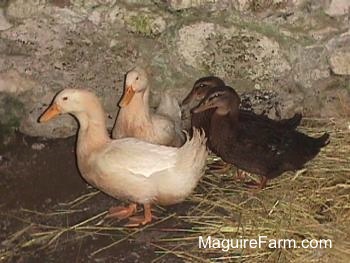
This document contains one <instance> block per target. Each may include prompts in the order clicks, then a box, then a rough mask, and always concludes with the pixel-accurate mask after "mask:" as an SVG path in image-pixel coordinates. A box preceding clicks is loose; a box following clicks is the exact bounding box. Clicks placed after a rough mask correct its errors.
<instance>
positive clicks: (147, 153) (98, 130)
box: [39, 89, 207, 226]
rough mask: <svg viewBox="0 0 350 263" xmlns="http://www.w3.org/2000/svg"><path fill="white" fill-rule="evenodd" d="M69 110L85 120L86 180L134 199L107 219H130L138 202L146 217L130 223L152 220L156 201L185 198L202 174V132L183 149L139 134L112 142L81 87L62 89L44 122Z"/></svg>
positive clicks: (82, 159)
mask: <svg viewBox="0 0 350 263" xmlns="http://www.w3.org/2000/svg"><path fill="white" fill-rule="evenodd" d="M64 113H70V114H72V115H74V116H75V117H76V118H77V120H78V122H79V124H80V128H79V132H78V140H77V148H76V155H77V161H78V162H77V163H78V168H79V170H80V172H81V174H82V176H83V178H84V179H85V180H86V181H87V182H88V183H89V184H91V185H93V186H94V187H96V188H98V189H100V190H101V191H103V192H104V193H106V194H108V195H110V196H112V197H114V198H122V199H128V200H130V201H132V202H134V203H132V204H130V205H129V206H128V207H122V206H118V207H113V208H111V209H110V213H109V215H108V217H116V218H118V219H124V218H129V217H130V216H132V215H133V214H134V213H135V212H136V203H139V204H143V205H144V217H130V219H129V220H130V224H129V225H128V226H136V225H140V224H142V225H143V224H147V223H149V222H151V220H152V213H151V204H154V203H157V204H161V205H171V204H176V203H179V202H181V201H183V200H184V199H185V198H186V197H187V196H189V195H190V194H191V192H192V190H193V189H194V188H195V187H196V185H197V183H198V181H199V179H200V178H201V176H202V175H203V170H204V166H205V161H206V157H207V150H206V146H205V143H206V139H205V137H204V134H201V133H200V132H199V131H198V130H195V131H194V135H193V137H192V139H188V138H187V141H186V143H185V144H184V145H183V146H182V147H181V148H174V147H166V146H161V145H156V144H151V143H148V142H145V141H141V140H138V139H136V138H124V139H117V140H112V139H110V138H109V136H108V133H107V129H106V122H105V113H104V110H103V108H102V106H101V104H100V102H99V100H98V99H97V97H96V96H95V95H94V94H93V93H91V92H89V91H87V90H82V89H65V90H63V91H61V92H59V93H58V94H57V95H56V96H55V98H54V99H53V101H52V103H51V105H50V106H49V108H48V109H47V110H46V111H45V112H44V113H43V114H42V116H41V117H40V119H39V121H40V122H46V121H48V120H50V119H52V118H53V117H55V116H57V115H59V114H64Z"/></svg>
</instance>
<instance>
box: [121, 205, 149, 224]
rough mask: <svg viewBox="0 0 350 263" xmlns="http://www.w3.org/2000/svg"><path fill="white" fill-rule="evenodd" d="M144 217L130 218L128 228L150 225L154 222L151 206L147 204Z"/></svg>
mask: <svg viewBox="0 0 350 263" xmlns="http://www.w3.org/2000/svg"><path fill="white" fill-rule="evenodd" d="M144 214H145V215H144V216H133V217H130V218H129V223H127V224H126V225H125V226H126V227H138V226H144V225H147V224H148V223H150V222H152V211H151V205H150V204H145V205H144Z"/></svg>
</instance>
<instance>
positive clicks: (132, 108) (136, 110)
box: [118, 88, 151, 124]
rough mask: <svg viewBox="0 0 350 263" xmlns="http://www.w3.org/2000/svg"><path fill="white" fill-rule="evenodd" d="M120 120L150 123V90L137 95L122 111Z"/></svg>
mask: <svg viewBox="0 0 350 263" xmlns="http://www.w3.org/2000/svg"><path fill="white" fill-rule="evenodd" d="M119 115H120V116H118V118H121V119H122V120H123V122H127V123H128V122H131V123H134V124H135V123H145V122H149V121H150V119H151V117H150V108H149V89H148V88H147V89H146V90H145V91H144V92H140V93H136V94H135V95H134V96H133V98H132V100H131V101H130V103H129V104H128V105H127V106H126V107H124V108H121V109H120V112H119Z"/></svg>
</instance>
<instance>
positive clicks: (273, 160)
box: [192, 87, 329, 188]
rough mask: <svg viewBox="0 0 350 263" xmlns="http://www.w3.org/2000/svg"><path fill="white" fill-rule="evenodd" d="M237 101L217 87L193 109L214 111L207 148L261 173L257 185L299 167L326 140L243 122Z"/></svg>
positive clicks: (242, 167)
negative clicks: (260, 178) (259, 181)
mask: <svg viewBox="0 0 350 263" xmlns="http://www.w3.org/2000/svg"><path fill="white" fill-rule="evenodd" d="M239 103H240V98H239V96H238V94H237V93H236V92H235V91H234V90H233V89H230V88H226V87H219V88H216V89H215V90H211V91H210V92H209V93H208V94H207V96H206V97H205V98H204V99H203V100H202V102H201V103H200V104H199V105H198V106H197V107H196V108H194V109H193V110H192V112H193V113H194V114H198V113H201V112H205V111H207V110H211V111H214V112H213V114H212V116H211V118H210V125H209V126H210V127H209V129H208V132H207V137H208V142H209V144H208V146H209V148H210V150H211V151H213V152H214V153H215V154H217V155H218V156H220V157H221V158H222V159H223V160H224V161H225V162H227V163H231V164H234V165H235V166H237V168H239V169H242V170H245V171H247V172H251V173H255V174H259V175H261V176H262V180H261V183H260V185H259V188H263V187H265V185H266V181H267V180H268V179H272V178H275V177H277V176H279V175H281V174H282V173H283V172H285V171H290V170H298V169H301V168H302V167H303V166H304V164H305V163H306V162H308V161H310V160H311V159H313V158H314V157H315V156H316V155H317V154H318V153H319V151H320V149H321V148H322V147H324V146H325V145H327V144H328V142H329V134H327V133H325V134H323V135H322V136H321V137H319V138H312V137H310V136H308V135H306V134H303V133H301V132H298V131H296V130H294V129H280V128H278V127H277V126H276V125H260V124H259V122H242V121H240V118H239V114H240V111H239V108H238V107H239Z"/></svg>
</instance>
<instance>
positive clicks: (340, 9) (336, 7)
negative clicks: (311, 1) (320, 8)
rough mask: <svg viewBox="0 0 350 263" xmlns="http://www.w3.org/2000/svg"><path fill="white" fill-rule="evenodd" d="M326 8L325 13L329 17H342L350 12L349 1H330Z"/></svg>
mask: <svg viewBox="0 0 350 263" xmlns="http://www.w3.org/2000/svg"><path fill="white" fill-rule="evenodd" d="M328 2H329V3H328V5H327V7H326V8H325V12H326V14H327V15H329V16H342V15H345V14H348V13H349V11H350V1H349V0H330V1H328Z"/></svg>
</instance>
